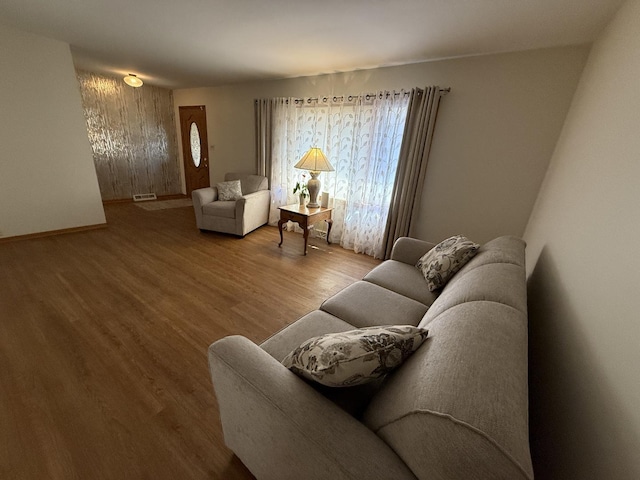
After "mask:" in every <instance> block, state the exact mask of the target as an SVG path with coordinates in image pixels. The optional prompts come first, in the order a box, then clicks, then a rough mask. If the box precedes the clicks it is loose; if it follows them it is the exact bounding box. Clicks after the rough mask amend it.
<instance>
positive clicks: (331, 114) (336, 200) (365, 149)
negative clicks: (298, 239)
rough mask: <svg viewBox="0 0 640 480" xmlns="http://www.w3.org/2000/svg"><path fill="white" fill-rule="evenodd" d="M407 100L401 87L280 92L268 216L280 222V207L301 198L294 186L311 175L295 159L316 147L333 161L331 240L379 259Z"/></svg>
mask: <svg viewBox="0 0 640 480" xmlns="http://www.w3.org/2000/svg"><path fill="white" fill-rule="evenodd" d="M408 104H409V96H408V95H407V94H406V93H405V92H404V91H401V92H379V93H377V94H368V95H359V96H349V97H320V98H317V99H311V98H305V99H295V98H279V99H275V101H274V102H273V112H272V113H273V116H272V119H273V123H272V127H273V137H272V145H271V146H272V150H271V191H272V198H273V201H272V206H271V214H270V219H269V220H270V223H271V224H276V223H277V221H278V218H279V214H278V206H281V205H286V204H292V203H297V199H296V197H295V196H294V195H293V188H294V186H295V184H296V182H298V181H306V180H308V178H309V175H308V173H306V172H304V171H301V170H297V169H295V168H293V165H295V163H296V162H297V161H298V160H299V159H300V158H301V157H302V155H303V154H304V153H305V152H306V151H307V150H308V149H309V148H311V147H312V146H317V147H320V148H321V149H322V151H323V152H324V153H325V155H326V156H327V158H328V159H329V161H330V162H331V164H332V165H333V167H334V168H335V172H324V173H322V175H321V176H320V180H321V182H322V191H324V192H328V193H329V195H330V197H331V198H332V199H333V207H334V210H333V215H332V216H333V220H334V223H333V229H332V230H331V241H332V242H339V243H340V245H341V246H343V247H344V248H347V249H350V250H354V251H355V252H357V253H366V254H368V255H372V256H374V257H377V258H382V257H383V256H384V245H383V237H384V232H385V226H386V223H387V215H388V212H389V206H390V202H391V197H392V192H393V185H394V179H395V175H396V170H397V166H398V157H399V154H400V146H401V143H402V136H403V130H404V126H405V120H406V115H407V108H408ZM305 174H306V178H304V177H303V176H304V175H305ZM290 228H293V227H292V226H290Z"/></svg>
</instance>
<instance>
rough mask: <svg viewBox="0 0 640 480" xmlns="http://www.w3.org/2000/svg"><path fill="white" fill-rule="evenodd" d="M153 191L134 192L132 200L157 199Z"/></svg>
mask: <svg viewBox="0 0 640 480" xmlns="http://www.w3.org/2000/svg"><path fill="white" fill-rule="evenodd" d="M157 199H158V197H156V194H155V193H136V194H135V195H134V196H133V201H134V202H146V201H147V200H157Z"/></svg>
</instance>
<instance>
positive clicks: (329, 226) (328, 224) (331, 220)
mask: <svg viewBox="0 0 640 480" xmlns="http://www.w3.org/2000/svg"><path fill="white" fill-rule="evenodd" d="M326 222H327V243H328V244H331V242H330V241H329V235H331V227H332V226H333V218H328V219H327V220H326Z"/></svg>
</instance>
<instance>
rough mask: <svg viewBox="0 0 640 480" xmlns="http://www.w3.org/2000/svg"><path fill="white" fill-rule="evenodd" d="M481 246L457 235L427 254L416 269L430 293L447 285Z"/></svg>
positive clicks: (419, 261)
mask: <svg viewBox="0 0 640 480" xmlns="http://www.w3.org/2000/svg"><path fill="white" fill-rule="evenodd" d="M478 248H480V245H478V244H477V243H474V242H472V241H471V240H469V239H468V238H467V237H464V236H462V235H455V236H453V237H450V238H447V239H446V240H443V241H442V242H440V243H439V244H437V245H436V246H435V247H433V248H432V249H431V250H429V251H428V252H427V253H425V254H424V255H423V256H422V257H420V260H418V263H417V264H416V267H417V268H418V269H419V270H420V271H421V272H422V274H423V275H424V278H425V279H426V280H427V285H428V287H429V290H430V291H432V292H433V291H434V290H437V289H439V288H442V287H444V286H445V285H446V283H447V282H448V281H449V279H450V278H451V277H453V276H454V275H455V273H456V272H457V271H458V270H460V269H461V268H462V267H463V266H464V264H465V263H467V262H468V261H469V260H471V258H472V257H473V256H474V255H475V254H476V252H477V251H478Z"/></svg>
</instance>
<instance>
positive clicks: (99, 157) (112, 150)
mask: <svg viewBox="0 0 640 480" xmlns="http://www.w3.org/2000/svg"><path fill="white" fill-rule="evenodd" d="M77 75H78V81H79V82H80V92H81V94H82V105H83V108H84V114H85V118H86V120H87V130H88V133H89V141H90V143H91V148H92V149H93V160H94V162H95V165H96V172H97V174H98V183H99V184H100V193H101V195H102V199H103V200H114V199H122V198H131V197H132V196H133V195H134V194H136V193H151V192H153V193H155V194H156V195H172V194H176V193H180V191H181V182H180V167H179V163H178V162H179V160H178V143H177V139H176V129H175V118H174V115H173V94H172V92H171V90H167V89H164V88H158V87H153V86H150V85H144V86H143V87H141V88H132V87H130V86H128V85H126V84H125V83H124V82H123V81H122V79H121V78H113V77H105V76H101V75H97V74H95V73H91V72H84V71H78V72H77Z"/></svg>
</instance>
